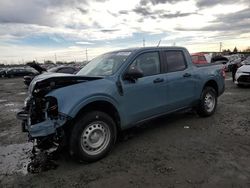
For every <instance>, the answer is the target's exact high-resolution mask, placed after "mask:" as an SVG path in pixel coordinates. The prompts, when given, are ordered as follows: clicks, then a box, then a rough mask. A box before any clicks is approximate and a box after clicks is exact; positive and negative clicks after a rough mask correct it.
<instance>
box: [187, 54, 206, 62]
mask: <svg viewBox="0 0 250 188" xmlns="http://www.w3.org/2000/svg"><path fill="white" fill-rule="evenodd" d="M191 57H192V62H193V63H194V64H206V63H208V62H207V60H206V57H205V55H204V54H203V53H193V54H191Z"/></svg>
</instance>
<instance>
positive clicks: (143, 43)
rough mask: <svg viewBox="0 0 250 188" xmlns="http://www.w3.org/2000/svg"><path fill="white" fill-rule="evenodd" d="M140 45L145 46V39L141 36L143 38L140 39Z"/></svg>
mask: <svg viewBox="0 0 250 188" xmlns="http://www.w3.org/2000/svg"><path fill="white" fill-rule="evenodd" d="M142 46H143V47H145V39H144V37H143V40H142Z"/></svg>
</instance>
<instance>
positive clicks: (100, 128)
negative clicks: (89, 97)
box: [70, 111, 117, 162]
mask: <svg viewBox="0 0 250 188" xmlns="http://www.w3.org/2000/svg"><path fill="white" fill-rule="evenodd" d="M116 134H117V129H116V125H115V122H114V120H113V119H112V118H111V117H110V116H109V115H107V114H106V113H103V112H100V111H93V112H90V113H87V114H85V115H84V116H82V117H80V118H79V119H78V120H77V121H76V124H75V126H74V128H73V130H72V133H71V137H70V154H71V155H72V156H73V157H75V158H76V159H77V160H79V161H85V162H94V161H97V160H99V159H101V158H103V157H105V156H106V155H107V154H108V153H109V151H110V150H111V149H112V147H113V146H114V144H115V141H116Z"/></svg>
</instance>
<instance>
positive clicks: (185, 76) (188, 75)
mask: <svg viewBox="0 0 250 188" xmlns="http://www.w3.org/2000/svg"><path fill="white" fill-rule="evenodd" d="M183 77H184V78H187V77H191V74H190V73H185V74H183Z"/></svg>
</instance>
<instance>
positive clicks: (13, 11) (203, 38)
mask: <svg viewBox="0 0 250 188" xmlns="http://www.w3.org/2000/svg"><path fill="white" fill-rule="evenodd" d="M197 1H198V0H187V1H178V0H177V1H175V0H170V1H168V0H157V1H155V0H154V3H153V4H152V3H147V4H146V5H142V4H140V0H137V1H136V0H126V1H117V0H106V1H98V0H96V1H90V0H23V1H19V0H1V6H0V49H1V50H0V62H1V61H20V59H27V60H28V59H34V58H38V59H41V60H42V59H44V58H46V59H47V58H52V60H53V57H54V53H58V59H60V57H61V59H70V58H79V59H84V56H85V52H84V50H85V48H86V46H87V47H90V46H91V50H90V52H89V53H90V56H95V55H97V54H99V52H101V51H107V50H101V49H103V48H105V49H110V50H111V49H115V48H116V47H119V46H120V47H121V46H123V45H122V44H120V43H119V42H120V41H121V39H128V40H126V45H129V46H124V47H131V46H138V45H139V43H141V42H138V41H141V40H142V38H143V37H144V35H145V36H146V37H149V38H146V41H151V40H150V37H153V35H155V34H157V35H161V36H163V38H157V39H154V40H155V41H158V40H160V39H162V45H164V44H165V45H171V44H173V43H174V42H175V43H177V45H186V46H188V47H189V48H190V46H193V48H192V49H195V50H197V51H199V49H200V51H201V50H202V51H204V49H206V48H207V49H214V50H217V45H218V44H217V43H218V42H219V41H221V40H223V41H225V47H226V45H228V48H229V47H231V46H232V45H233V43H236V45H237V46H241V47H242V48H244V47H245V46H246V45H247V44H246V38H245V37H246V36H248V35H249V34H248V33H247V32H245V33H241V34H240V35H239V34H238V32H237V30H235V31H234V32H232V33H230V37H228V38H226V36H222V35H223V34H224V32H227V31H223V30H222V31H220V32H219V31H205V30H203V31H202V30H201V29H202V28H205V27H210V26H213V25H214V24H215V23H214V21H216V20H217V19H218V16H219V15H220V14H222V13H223V15H224V16H227V15H230V14H233V13H235V14H237V12H238V11H241V10H243V9H246V8H247V5H246V4H245V2H246V1H244V0H241V1H240V2H239V3H238V2H237V3H236V2H233V1H230V3H229V2H226V1H221V2H219V1H217V0H216V1H213V2H214V4H212V3H211V2H210V4H209V6H207V4H206V6H207V7H206V6H205V7H202V9H200V8H199V7H198V6H197ZM199 1H200V0H199ZM152 2H153V1H152ZM156 2H158V3H156ZM159 2H162V3H159ZM164 2H165V3H164ZM167 2H170V3H167ZM200 2H202V3H203V4H204V1H203V0H202V1H200ZM225 2H226V4H223V3H225ZM136 7H140V8H144V11H146V12H143V14H139V13H138V12H136V11H135V8H136ZM222 10H223V11H222ZM174 16H176V17H174ZM138 33H141V34H142V35H143V36H141V38H139V37H140V36H137V39H136V40H135V38H133V37H134V35H135V34H138ZM44 36H46V37H48V38H49V39H50V40H51V41H53V42H55V43H57V44H62V46H60V45H59V46H53V45H52V46H49V45H47V46H41V45H40V44H39V42H37V43H35V44H34V43H30V44H29V43H28V42H27V41H26V39H29V38H31V37H37V38H39V37H44ZM164 36H165V37H164ZM23 41H25V44H24V42H23ZM223 41H222V42H223ZM101 44H102V45H101ZM146 44H147V45H149V44H152V45H155V44H154V42H152V43H150V42H147V43H146ZM101 47H103V48H101ZM226 48H227V47H226ZM239 48H240V47H239ZM95 51H96V52H95ZM91 53H92V55H91ZM65 54H66V55H65Z"/></svg>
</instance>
